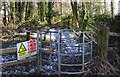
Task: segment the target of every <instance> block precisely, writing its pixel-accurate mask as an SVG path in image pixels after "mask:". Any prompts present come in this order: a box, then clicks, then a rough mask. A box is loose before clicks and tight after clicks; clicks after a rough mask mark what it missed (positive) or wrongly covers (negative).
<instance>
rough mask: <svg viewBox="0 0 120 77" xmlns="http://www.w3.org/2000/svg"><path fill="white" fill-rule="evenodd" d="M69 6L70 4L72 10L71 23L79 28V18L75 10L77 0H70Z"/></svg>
mask: <svg viewBox="0 0 120 77" xmlns="http://www.w3.org/2000/svg"><path fill="white" fill-rule="evenodd" d="M71 6H72V12H73V25H74V27H75V28H81V25H80V20H79V16H78V12H77V1H75V2H72V1H71Z"/></svg>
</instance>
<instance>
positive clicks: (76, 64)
mask: <svg viewBox="0 0 120 77" xmlns="http://www.w3.org/2000/svg"><path fill="white" fill-rule="evenodd" d="M61 65H62V66H82V64H61Z"/></svg>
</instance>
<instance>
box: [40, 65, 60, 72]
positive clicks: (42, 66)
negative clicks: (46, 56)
mask: <svg viewBox="0 0 120 77" xmlns="http://www.w3.org/2000/svg"><path fill="white" fill-rule="evenodd" d="M40 68H42V69H44V70H50V71H53V72H56V73H58V71H57V70H53V69H48V68H45V67H43V66H40Z"/></svg>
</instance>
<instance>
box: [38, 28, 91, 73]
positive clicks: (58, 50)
mask: <svg viewBox="0 0 120 77" xmlns="http://www.w3.org/2000/svg"><path fill="white" fill-rule="evenodd" d="M67 31H68V30H65V29H62V30H59V31H57V32H56V31H43V32H47V33H50V41H51V33H56V34H58V41H57V45H58V49H57V51H56V53H52V52H50V55H51V54H57V56H58V63H56V64H57V65H58V70H53V69H48V70H51V71H54V72H57V73H58V75H61V74H81V73H84V72H85V65H86V64H88V63H89V62H87V63H85V55H86V54H90V55H91V56H90V57H92V51H93V49H92V42H93V39H92V37H93V34H92V31H91V30H87V31H78V32H73V31H72V30H69V31H71V32H73V33H80V34H83V36H82V49H83V50H82V54H72V55H77V56H81V55H82V64H63V63H61V56H64V55H68V56H69V55H70V54H63V53H61V45H62V44H63V43H62V42H61V40H62V39H63V38H62V33H70V32H67ZM42 34H43V33H42V31H37V66H38V70H39V69H40V68H44V69H46V68H45V67H43V66H42V61H45V62H48V63H49V64H54V63H52V62H51V61H47V60H43V59H42V52H43V51H44V52H45V50H43V48H42V43H43V40H42V38H43V36H42ZM87 34H89V35H90V37H89V42H85V37H86V35H87ZM88 43H89V44H90V52H88V53H85V45H86V44H88ZM61 66H82V70H81V72H63V71H61Z"/></svg>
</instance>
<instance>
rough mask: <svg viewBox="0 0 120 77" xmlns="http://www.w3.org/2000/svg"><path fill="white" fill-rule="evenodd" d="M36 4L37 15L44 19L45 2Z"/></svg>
mask: <svg viewBox="0 0 120 77" xmlns="http://www.w3.org/2000/svg"><path fill="white" fill-rule="evenodd" d="M37 5H38V15H39V17H40V20H41V21H44V20H45V19H44V18H45V2H39V3H37Z"/></svg>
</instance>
